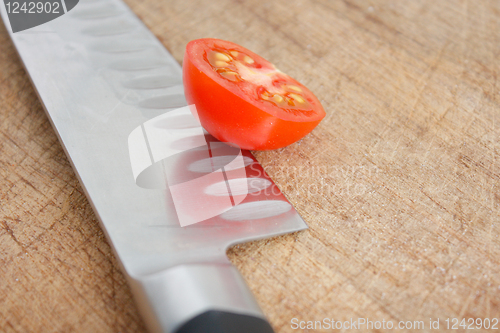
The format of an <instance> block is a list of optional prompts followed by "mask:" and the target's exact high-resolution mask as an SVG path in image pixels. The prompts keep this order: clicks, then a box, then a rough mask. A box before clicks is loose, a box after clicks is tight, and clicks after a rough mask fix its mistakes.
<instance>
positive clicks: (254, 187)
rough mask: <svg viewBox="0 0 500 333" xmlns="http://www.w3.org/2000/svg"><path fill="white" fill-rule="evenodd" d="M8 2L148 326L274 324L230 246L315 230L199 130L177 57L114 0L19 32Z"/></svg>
mask: <svg viewBox="0 0 500 333" xmlns="http://www.w3.org/2000/svg"><path fill="white" fill-rule="evenodd" d="M62 4H64V1H62ZM0 7H1V14H2V19H3V21H4V23H5V25H6V27H7V29H8V31H9V33H10V36H11V38H12V40H13V42H14V44H15V46H16V48H17V50H18V52H19V55H20V57H21V59H22V61H23V63H24V66H25V67H26V69H27V71H28V73H29V76H30V78H31V80H32V82H33V85H34V87H35V89H36V91H37V93H38V96H39V98H40V100H41V102H42V104H43V106H44V108H45V110H46V112H47V115H48V117H49V119H50V121H51V123H52V125H53V127H54V129H55V131H56V133H57V135H58V138H59V140H60V142H61V144H62V146H63V148H64V150H65V152H66V154H67V156H68V158H69V160H70V162H71V164H72V166H73V168H74V170H75V173H76V175H77V177H78V179H79V180H80V182H81V184H82V187H83V189H84V191H85V193H86V195H87V197H88V199H89V202H90V203H91V205H92V207H93V209H94V211H95V213H96V216H97V218H98V219H99V221H100V223H101V226H102V228H103V230H104V231H105V234H106V236H107V239H108V241H109V243H110V244H111V245H112V248H113V250H114V252H115V254H116V255H117V257H118V258H119V262H120V264H121V265H122V269H123V272H124V273H125V275H126V277H127V279H128V281H129V283H130V286H131V288H132V292H133V294H134V297H135V299H136V302H137V304H138V306H139V309H140V311H141V314H142V315H143V318H144V319H145V322H146V324H147V325H148V328H149V329H150V331H151V332H178V333H180V332H205V333H206V332H224V333H226V332H239V333H244V332H272V329H271V327H270V325H269V324H268V323H267V321H266V319H265V316H264V315H263V314H262V312H261V310H260V308H259V306H258V305H257V303H256V301H255V300H254V298H253V296H252V294H251V292H250V291H249V289H248V287H247V286H246V284H245V282H244V280H243V279H242V277H241V276H240V274H239V272H238V271H237V270H236V269H235V268H234V267H233V266H232V265H231V264H230V262H229V260H228V259H227V257H226V250H227V248H228V247H229V246H230V245H233V244H236V243H240V242H245V241H250V240H255V239H260V238H265V237H270V236H276V235H280V234H284V233H289V232H293V231H298V230H303V229H306V228H307V226H306V224H305V223H304V221H303V220H302V219H301V217H300V216H299V215H298V214H297V212H296V211H295V209H294V208H293V207H292V206H291V204H290V203H289V202H288V201H287V200H286V198H285V197H284V196H283V194H282V193H281V192H280V191H279V189H278V188H277V187H276V185H275V184H274V183H273V182H272V180H271V179H270V178H269V177H268V176H267V174H266V173H265V171H264V170H263V168H262V167H261V166H260V164H259V163H258V162H257V161H256V160H255V158H254V157H253V156H252V154H250V153H249V152H248V151H242V150H240V149H238V148H235V147H230V146H228V145H226V144H224V143H221V142H218V141H217V140H216V139H214V138H213V137H211V136H210V135H209V134H208V133H207V132H206V131H204V129H203V128H202V127H201V126H200V124H199V122H198V121H197V118H196V117H195V116H193V115H196V106H195V105H190V106H188V105H187V104H186V101H185V99H184V95H183V87H182V76H181V68H180V67H179V65H178V64H177V62H176V61H175V60H174V59H173V57H172V56H171V55H170V54H169V53H168V52H167V51H166V50H165V48H164V47H163V46H162V45H161V43H160V42H159V41H158V40H157V39H156V38H155V37H154V35H153V34H152V33H151V32H150V31H149V30H148V29H147V28H146V27H145V26H144V25H143V24H142V22H141V21H140V20H139V19H138V18H137V17H136V16H135V15H134V14H133V12H132V11H131V10H130V9H129V8H128V7H127V6H126V5H125V4H124V3H122V2H121V1H120V0H102V1H91V0H88V1H80V2H79V3H78V4H77V5H76V6H75V5H74V4H73V5H72V6H71V10H68V9H67V7H69V6H63V7H64V10H65V14H64V15H60V16H59V17H57V18H55V19H53V20H52V21H50V22H47V23H44V24H41V25H38V26H36V27H33V28H30V29H26V30H23V31H20V32H15V33H14V32H12V28H11V26H10V25H9V16H8V15H7V7H6V6H0ZM66 11H67V12H66Z"/></svg>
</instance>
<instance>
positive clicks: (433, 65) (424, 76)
mask: <svg viewBox="0 0 500 333" xmlns="http://www.w3.org/2000/svg"><path fill="white" fill-rule="evenodd" d="M449 44H450V42H446V43H445V44H444V45H443V47H442V48H441V49H440V50H439V52H438V54H437V55H436V58H435V59H434V61H433V62H432V63H431V65H430V66H429V67H427V69H426V70H425V72H424V74H422V76H421V77H420V79H419V80H418V81H417V83H416V84H415V86H416V87H419V86H421V88H420V89H419V90H418V92H417V97H416V98H415V100H414V101H413V103H412V105H411V107H410V114H409V115H408V119H407V120H406V122H405V123H404V125H405V126H406V125H407V124H408V122H409V121H410V120H411V119H412V117H413V113H414V112H415V107H416V106H417V104H418V103H419V102H420V100H421V99H422V95H423V92H424V90H425V88H427V85H428V83H429V80H430V79H431V77H432V74H433V73H434V72H435V71H436V69H437V65H438V64H439V62H440V61H441V58H442V56H443V52H444V50H446V48H447V47H448V45H449ZM422 82H424V84H423V85H422Z"/></svg>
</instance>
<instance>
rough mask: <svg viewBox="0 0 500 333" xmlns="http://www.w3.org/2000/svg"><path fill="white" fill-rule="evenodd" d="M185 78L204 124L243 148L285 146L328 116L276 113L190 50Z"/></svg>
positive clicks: (188, 93)
mask: <svg viewBox="0 0 500 333" xmlns="http://www.w3.org/2000/svg"><path fill="white" fill-rule="evenodd" d="M183 81H184V93H185V96H186V100H187V102H188V103H189V104H190V105H191V104H194V105H195V106H196V110H197V112H198V117H199V119H200V122H201V125H202V126H203V127H204V128H205V129H206V130H207V131H208V132H209V133H210V134H212V135H213V136H214V137H216V138H217V139H218V140H220V141H222V142H226V143H228V144H231V145H234V146H236V147H239V148H241V149H247V150H272V149H278V148H283V147H285V146H288V145H290V144H292V143H294V142H296V141H298V140H300V139H301V138H303V137H304V136H305V135H307V134H308V133H310V132H311V131H312V130H313V129H314V128H315V127H316V126H317V125H318V124H319V122H320V121H321V120H322V118H323V117H324V115H323V116H322V117H321V118H320V119H316V120H314V121H290V120H283V119H280V118H278V117H276V116H273V115H271V114H269V113H267V112H265V111H263V110H262V109H260V108H258V107H256V106H255V105H253V104H252V103H250V102H248V101H246V100H245V99H243V98H241V97H239V96H237V95H236V94H234V93H233V92H231V91H229V90H228V89H226V88H225V87H223V86H221V85H220V84H219V83H217V82H216V81H214V80H213V79H212V78H210V77H209V76H208V75H206V74H205V73H204V72H203V71H201V70H200V69H198V68H197V67H196V66H195V65H194V64H193V62H192V61H191V59H190V57H189V55H188V52H187V51H186V55H185V57H184V61H183ZM321 111H322V112H323V114H324V111H323V110H322V109H321Z"/></svg>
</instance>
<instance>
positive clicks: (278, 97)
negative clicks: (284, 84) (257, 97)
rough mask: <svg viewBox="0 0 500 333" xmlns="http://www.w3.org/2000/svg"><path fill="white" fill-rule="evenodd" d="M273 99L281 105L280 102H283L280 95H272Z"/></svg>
mask: <svg viewBox="0 0 500 333" xmlns="http://www.w3.org/2000/svg"><path fill="white" fill-rule="evenodd" d="M273 99H274V100H275V101H276V102H277V103H281V102H283V96H281V95H274V96H273Z"/></svg>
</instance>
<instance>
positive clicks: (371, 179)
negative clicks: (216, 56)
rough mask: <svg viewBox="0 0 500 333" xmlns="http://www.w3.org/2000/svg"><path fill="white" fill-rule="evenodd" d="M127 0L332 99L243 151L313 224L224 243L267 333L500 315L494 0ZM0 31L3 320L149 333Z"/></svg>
mask: <svg viewBox="0 0 500 333" xmlns="http://www.w3.org/2000/svg"><path fill="white" fill-rule="evenodd" d="M127 3H128V4H129V5H130V6H131V7H132V9H133V10H134V11H135V12H136V13H137V15H138V16H139V17H140V18H141V19H142V20H143V21H144V22H145V23H146V25H147V26H148V27H149V28H150V29H151V30H152V31H153V33H154V34H155V35H156V36H157V37H158V38H159V39H160V40H161V41H162V43H163V44H164V45H165V46H166V47H167V49H168V50H169V51H170V52H171V53H172V54H173V55H174V57H175V58H176V59H177V60H178V61H179V62H181V61H182V57H183V53H184V47H185V45H186V44H187V42H188V41H190V40H192V39H195V38H202V37H215V38H221V39H226V40H231V41H233V42H236V43H239V44H242V45H243V46H245V47H247V48H249V49H251V50H253V51H255V52H256V53H259V54H261V55H263V56H264V57H265V58H267V59H269V60H271V61H272V62H274V63H275V64H276V65H277V67H279V68H280V69H281V70H282V71H284V72H287V73H288V74H290V75H291V76H293V77H295V78H296V79H298V80H299V81H301V82H303V83H304V84H305V85H307V86H308V87H309V88H310V89H311V90H312V91H314V92H315V93H316V95H317V96H318V97H319V99H320V100H321V101H322V103H323V105H324V107H325V109H326V111H327V113H328V115H327V117H326V118H325V120H324V121H323V122H322V123H321V124H320V125H319V127H318V128H317V129H316V130H315V131H314V132H313V133H311V134H310V135H309V136H307V137H306V138H305V139H303V140H302V141H300V142H298V143H296V144H294V145H291V146H289V147H286V148H284V149H280V150H276V151H269V152H257V153H256V156H257V158H258V159H259V160H260V161H261V162H262V164H263V165H264V167H265V168H266V170H267V171H268V173H269V174H270V175H271V176H272V178H273V179H274V180H275V181H276V183H277V184H278V186H279V187H280V188H281V189H282V190H283V192H284V193H285V195H286V196H287V197H288V198H289V200H290V201H291V202H292V203H293V204H294V205H295V207H296V209H297V210H298V211H299V213H300V214H301V215H302V216H303V217H304V219H305V220H306V222H307V223H308V224H309V226H310V230H308V231H305V232H300V233H296V234H291V235H286V236H282V237H278V238H274V239H270V240H264V241H259V242H252V243H248V244H243V245H239V246H236V247H234V248H232V249H231V250H230V251H229V256H230V259H231V260H232V262H233V263H234V264H235V265H236V266H237V267H238V268H239V269H240V271H241V272H242V274H243V276H244V277H245V279H246V280H247V281H248V284H249V286H250V287H251V289H252V290H253V291H254V293H255V295H256V298H257V299H258V301H259V303H260V304H261V306H262V308H263V310H264V311H265V313H266V314H267V315H268V317H269V319H270V321H271V323H272V325H273V326H274V328H275V329H276V331H277V332H292V331H294V330H292V329H291V322H290V321H291V319H292V318H298V319H299V320H306V321H307V320H323V318H334V319H335V320H350V318H369V319H370V320H373V321H375V320H379V321H382V320H386V321H392V322H394V323H395V324H397V323H398V322H399V321H417V320H423V321H424V323H425V325H426V326H425V329H424V330H421V331H427V330H429V327H428V326H429V325H428V321H429V318H433V319H434V320H436V319H438V318H439V319H440V320H441V328H442V329H443V328H444V327H445V326H444V323H443V321H444V320H445V319H446V318H453V317H456V318H463V317H465V318H479V317H480V318H485V317H486V318H494V317H496V318H498V317H500V272H499V260H500V239H499V231H500V230H499V229H500V226H499V221H500V214H499V205H500V179H499V177H500V164H499V148H500V147H499V142H500V131H499V128H498V125H499V122H500V105H499V102H500V98H499V96H498V83H497V76H498V75H499V74H500V62H499V61H498V58H499V55H500V2H498V1H496V0H489V1H488V0H485V1H477V2H472V1H469V0H456V1H454V0H443V1H439V2H437V1H431V0H418V1H396V0H372V1H361V0H344V1H327V0H291V1H285V0H279V1H273V2H270V1H266V2H261V1H257V0H248V1H242V0H241V1H235V0H233V1H232V0H211V1H208V0H194V1H189V2H187V1H180V0H175V1H169V2H160V1H154V0H147V1H142V2H139V1H132V0H127ZM0 45H1V52H0V136H1V139H0V166H1V167H0V172H1V177H0V189H1V192H0V194H1V209H0V281H2V283H1V284H0V331H1V332H73V331H74V332H144V331H145V327H144V324H143V323H142V321H141V319H140V317H139V315H138V313H137V310H136V308H135V305H134V303H133V300H132V298H131V294H130V291H129V288H128V286H127V285H126V283H125V280H124V278H123V275H122V274H121V273H120V272H119V270H118V265H117V262H116V260H115V258H114V257H113V256H112V254H111V251H110V248H109V246H108V244H107V242H106V240H105V239H104V237H103V233H102V231H101V230H100V229H99V226H98V224H97V222H96V220H95V217H94V215H93V213H92V210H91V208H90V206H89V204H88V203H87V201H86V199H85V197H84V195H83V194H82V190H81V188H80V185H79V184H78V182H77V180H76V178H75V176H74V174H73V172H72V170H71V167H70V165H69V163H68V161H67V159H66V157H65V155H64V153H63V151H62V149H61V147H60V145H59V143H58V142H57V139H56V136H55V134H54V133H53V131H52V129H51V127H50V124H49V122H48V120H47V118H46V116H45V114H44V113H43V110H42V108H41V106H40V103H39V102H38V100H37V97H36V95H35V93H34V91H33V89H32V87H31V84H30V82H29V80H28V77H27V76H26V74H25V72H24V70H23V68H22V65H21V63H20V61H19V59H18V57H17V54H16V53H15V50H14V48H13V46H12V44H11V42H10V40H9V37H8V35H7V33H6V31H5V29H4V28H3V26H2V27H1V28H0ZM299 331H304V332H327V331H329V330H326V329H316V330H315V329H310V330H299ZM380 331H390V330H383V329H381V330H380Z"/></svg>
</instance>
